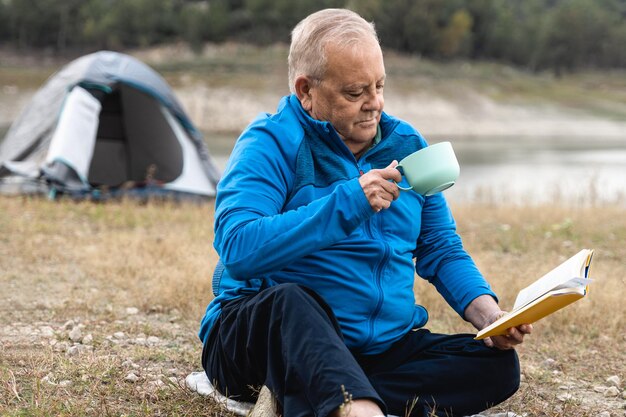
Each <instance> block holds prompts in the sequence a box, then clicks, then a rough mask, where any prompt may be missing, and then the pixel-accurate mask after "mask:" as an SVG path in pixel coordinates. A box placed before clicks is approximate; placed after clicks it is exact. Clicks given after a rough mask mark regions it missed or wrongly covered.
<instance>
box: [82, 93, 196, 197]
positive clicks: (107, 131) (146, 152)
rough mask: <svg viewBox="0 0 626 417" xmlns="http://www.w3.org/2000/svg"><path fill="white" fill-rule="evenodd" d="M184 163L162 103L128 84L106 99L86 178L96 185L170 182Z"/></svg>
mask: <svg viewBox="0 0 626 417" xmlns="http://www.w3.org/2000/svg"><path fill="white" fill-rule="evenodd" d="M183 163H184V161H183V151H182V148H181V145H180V141H179V139H178V138H177V137H176V133H175V132H174V130H173V129H172V126H170V123H169V121H168V120H167V119H166V118H165V117H164V113H163V111H162V109H161V104H160V103H159V101H158V100H156V99H154V98H153V97H151V96H149V95H148V94H145V93H143V92H141V91H139V90H137V89H135V88H132V87H130V86H127V85H124V84H118V85H117V86H116V88H115V89H114V91H113V92H112V93H110V94H106V95H105V96H104V97H103V99H102V109H101V111H100V116H99V123H98V130H97V134H96V141H95V146H94V150H93V156H92V159H91V164H90V166H89V174H88V178H87V179H88V182H89V183H90V184H91V185H92V186H95V187H98V186H111V187H117V186H121V185H123V184H125V183H128V182H131V183H133V184H135V185H136V184H144V183H168V182H171V181H173V180H175V179H176V178H178V177H179V176H180V175H181V173H182V171H183Z"/></svg>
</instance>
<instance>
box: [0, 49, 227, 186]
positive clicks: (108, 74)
mask: <svg viewBox="0 0 626 417" xmlns="http://www.w3.org/2000/svg"><path fill="white" fill-rule="evenodd" d="M218 180H219V171H218V169H217V168H216V166H215V164H214V162H213V161H212V159H211V157H210V155H209V152H208V150H207V147H206V145H205V143H204V141H203V138H202V135H201V134H200V132H199V131H198V130H196V128H195V127H194V126H193V125H192V123H191V121H190V120H189V118H188V117H187V116H186V114H185V113H184V111H183V109H182V107H181V105H180V104H179V102H178V101H177V99H176V97H175V96H174V94H173V92H172V90H171V88H170V87H169V86H168V85H167V83H166V81H165V80H164V79H163V78H162V77H161V76H160V75H159V74H157V73H156V72H155V71H154V70H152V69H151V68H149V67H148V66H147V65H145V64H143V63H142V62H140V61H138V60H137V59H135V58H133V57H130V56H128V55H124V54H120V53H116V52H110V51H101V52H96V53H93V54H90V55H86V56H83V57H81V58H78V59H77V60H75V61H73V62H71V63H69V64H68V65H66V66H65V67H64V68H62V69H61V70H60V71H59V72H57V73H56V74H54V75H53V76H52V77H51V78H50V79H49V80H48V81H47V82H46V83H45V84H44V85H43V87H42V88H41V89H40V90H39V91H38V92H37V93H36V94H35V96H34V97H33V99H32V101H31V102H30V103H29V105H28V106H27V107H26V108H25V109H24V111H23V112H22V113H21V115H20V116H19V117H18V118H17V119H16V120H15V122H14V123H13V124H12V126H11V127H10V129H9V131H8V132H7V134H6V136H5V138H4V141H2V143H0V191H2V190H5V191H7V190H8V191H9V192H13V193H15V192H20V193H21V192H46V193H51V194H54V193H57V192H62V193H66V194H70V195H74V196H96V195H103V193H107V194H109V195H110V194H112V193H122V192H124V193H128V192H138V193H141V194H142V195H152V194H155V193H156V194H159V195H162V194H174V195H199V196H208V197H212V196H214V195H215V186H216V184H217V181H218Z"/></svg>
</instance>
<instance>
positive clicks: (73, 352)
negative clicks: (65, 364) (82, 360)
mask: <svg viewBox="0 0 626 417" xmlns="http://www.w3.org/2000/svg"><path fill="white" fill-rule="evenodd" d="M65 354H66V355H67V356H78V355H80V348H79V347H78V345H74V346H70V347H69V348H68V349H67V351H66V352H65Z"/></svg>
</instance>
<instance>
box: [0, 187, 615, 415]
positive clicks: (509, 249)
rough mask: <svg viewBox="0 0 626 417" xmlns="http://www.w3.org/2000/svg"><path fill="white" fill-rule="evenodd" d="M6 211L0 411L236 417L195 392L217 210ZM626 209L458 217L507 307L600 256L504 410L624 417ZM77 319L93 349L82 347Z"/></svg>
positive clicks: (19, 203)
mask: <svg viewBox="0 0 626 417" xmlns="http://www.w3.org/2000/svg"><path fill="white" fill-rule="evenodd" d="M0 207H1V209H0V287H1V288H2V292H1V293H0V415H2V416H5V415H6V416H48V415H66V416H78V415H214V416H217V415H227V414H225V413H223V412H221V410H220V408H219V407H218V406H217V405H215V404H212V403H210V402H209V401H207V400H206V399H204V398H201V397H199V396H197V395H194V394H192V393H190V392H189V391H188V390H187V389H185V388H184V384H183V382H182V380H183V379H184V377H185V376H186V375H187V374H188V373H189V372H191V371H195V370H199V369H200V351H201V346H200V343H199V341H198V340H197V337H196V332H197V328H198V322H199V319H200V317H201V316H202V314H203V312H204V308H205V307H206V304H207V302H208V301H209V298H210V274H211V271H212V267H213V265H214V264H215V262H216V259H217V257H216V254H215V253H214V251H213V249H212V245H211V244H212V237H213V233H212V215H213V206H212V204H211V203H207V204H174V203H162V202H154V203H149V204H139V203H136V202H132V201H125V202H117V203H107V204H93V203H87V202H81V203H76V202H71V201H56V202H51V201H47V200H43V199H31V198H11V199H7V198H0ZM623 210H624V209H623V207H596V208H565V207H515V206H511V207H496V206H489V205H479V204H475V205H464V206H457V207H454V212H455V215H456V218H457V220H458V223H459V230H460V232H461V234H462V235H463V237H464V241H465V245H466V247H467V249H468V250H469V251H470V253H472V254H473V256H474V258H475V259H476V261H477V263H478V264H479V266H480V268H481V269H482V270H483V271H484V272H485V274H486V275H487V276H488V277H489V279H490V281H491V282H492V285H493V287H494V289H495V290H496V292H498V293H499V294H500V295H501V299H502V304H503V305H504V306H510V305H511V304H512V303H513V299H514V297H515V294H516V293H517V291H518V290H519V289H520V288H522V287H524V286H525V285H527V284H528V283H529V282H531V281H533V280H534V279H536V278H538V277H539V276H540V275H542V274H543V273H544V272H547V270H549V269H551V268H552V267H553V266H554V265H555V264H557V263H558V262H559V261H560V260H563V259H565V257H567V256H569V255H572V254H574V253H575V252H577V251H578V250H579V249H580V248H583V247H590V248H594V249H596V255H595V258H594V264H593V267H592V275H593V277H594V278H595V279H596V281H595V282H594V283H593V285H592V290H591V293H590V295H589V297H588V298H587V299H584V300H582V301H580V302H578V303H576V304H574V305H572V306H571V307H569V308H568V309H566V310H564V311H561V312H558V313H556V314H555V315H553V316H551V317H549V318H546V319H544V320H543V321H541V322H540V323H538V324H537V325H536V331H535V334H533V335H532V337H530V338H529V341H528V343H527V344H526V345H525V346H524V347H522V348H521V349H519V353H520V357H521V359H522V366H523V373H524V378H525V380H524V383H523V386H522V389H521V390H520V392H519V393H518V394H517V395H516V396H515V397H514V398H512V399H511V400H509V401H508V402H507V403H506V404H504V405H503V407H499V408H498V410H508V409H510V410H512V411H516V412H518V413H522V412H525V413H527V415H528V416H597V415H599V414H600V413H601V412H603V411H608V412H609V413H610V415H611V416H622V415H623V413H624V411H623V410H621V407H622V406H623V401H624V400H623V399H622V390H621V388H620V393H619V396H618V397H605V396H604V394H603V393H601V392H598V391H601V389H600V388H597V387H601V386H607V383H606V381H605V380H606V378H607V377H609V376H612V375H618V376H620V378H621V379H622V380H623V379H624V377H625V375H624V369H623V364H624V362H625V361H624V359H625V358H624V353H623V348H624V342H625V341H626V340H625V337H624V334H623V331H622V330H623V329H622V327H623V318H624V317H625V313H626V307H625V306H624V303H623V299H624V294H625V292H624V286H625V277H626V262H624V259H626V247H625V246H624V244H623V242H624V241H626V218H625V216H623ZM416 292H417V294H418V298H419V300H420V302H422V303H423V304H425V305H426V306H427V307H428V308H429V310H430V312H431V322H430V325H429V326H430V328H431V329H432V330H434V331H469V330H471V329H470V328H469V327H468V325H467V324H465V323H463V322H462V321H460V320H459V319H458V317H456V316H455V315H454V313H453V312H452V310H451V309H450V308H449V307H447V306H446V305H445V304H443V303H442V302H441V299H440V297H439V296H438V295H436V294H435V293H434V291H433V289H432V288H430V287H429V286H428V284H427V283H425V282H419V281H418V282H417V284H416ZM128 307H135V308H137V309H138V312H137V313H136V314H133V313H134V311H132V310H127V308H128ZM68 320H72V321H73V323H74V326H75V327H76V326H77V327H80V328H81V330H82V333H83V335H87V334H91V335H92V337H93V342H91V344H90V345H88V346H92V348H87V349H84V350H83V351H81V352H77V351H76V349H72V344H71V343H68V342H69V340H68V332H69V330H70V328H71V327H72V324H71V323H69V324H66V322H67V321H68ZM119 332H123V333H124V335H120V333H119ZM150 337H152V339H150ZM146 340H151V342H150V343H146ZM86 345H87V344H86ZM547 359H551V361H547ZM131 372H132V373H134V374H135V375H136V376H137V377H138V380H137V381H136V382H129V381H127V380H126V377H127V376H128V374H129V373H131ZM596 389H597V391H596ZM620 413H621V414H620Z"/></svg>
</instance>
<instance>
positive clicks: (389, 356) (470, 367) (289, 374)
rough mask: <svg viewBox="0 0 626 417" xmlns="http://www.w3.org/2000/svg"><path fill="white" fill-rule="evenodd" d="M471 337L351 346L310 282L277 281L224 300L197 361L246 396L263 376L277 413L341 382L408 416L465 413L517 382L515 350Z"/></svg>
mask: <svg viewBox="0 0 626 417" xmlns="http://www.w3.org/2000/svg"><path fill="white" fill-rule="evenodd" d="M347 302H349V301H348V300H347ZM472 337H473V336H472V335H451V336H450V335H439V334H432V333H430V332H429V331H428V330H417V331H412V332H409V333H408V334H407V335H406V336H405V337H404V338H403V339H401V340H399V341H398V342H396V343H395V344H394V345H393V346H392V347H391V348H390V349H389V350H387V351H386V352H383V353H381V354H377V355H356V354H353V353H352V352H350V350H349V349H348V348H347V347H346V346H345V344H344V342H343V340H342V337H341V333H340V329H339V325H338V323H337V321H336V319H335V317H334V315H333V313H332V311H331V310H330V308H329V307H328V305H327V304H326V303H325V302H324V301H323V300H322V299H321V298H320V297H319V296H318V295H317V294H316V293H315V292H313V291H312V290H310V289H307V288H304V287H301V286H298V285H294V284H283V285H278V286H275V287H271V288H268V289H265V290H263V291H261V292H260V293H258V294H255V295H252V296H248V297H243V298H239V299H236V300H233V301H230V302H228V303H226V304H225V305H223V306H222V314H221V316H220V319H219V320H218V322H217V323H216V324H215V326H214V328H213V329H212V330H211V332H210V334H209V338H208V340H207V342H206V344H205V346H204V351H203V354H202V365H203V367H204V369H205V371H206V373H207V376H208V377H209V379H210V380H211V381H212V382H213V383H214V384H215V385H216V387H217V388H218V389H219V390H220V392H222V393H223V394H225V395H227V396H228V397H230V398H233V399H236V400H239V401H249V402H254V401H255V395H256V394H255V390H254V388H257V389H258V387H260V386H261V385H267V387H268V388H269V389H270V390H271V391H272V392H273V394H274V395H275V397H276V399H277V400H278V402H279V403H280V405H281V406H282V409H283V412H284V416H285V417H300V416H302V417H304V416H327V415H328V414H330V413H331V412H332V411H333V410H335V409H336V408H337V407H338V406H339V405H340V404H341V403H342V402H343V399H344V392H347V393H348V394H350V395H351V396H352V398H354V399H357V398H369V399H371V400H373V401H375V402H377V403H378V404H379V405H380V406H381V408H382V409H383V411H386V412H387V413H389V414H394V415H402V416H403V415H405V413H406V411H407V410H408V409H412V413H411V415H412V416H427V415H429V413H430V412H431V411H432V410H433V409H434V410H436V414H437V415H441V416H463V415H471V414H474V413H478V412H480V411H482V410H484V409H486V408H489V407H491V406H493V405H495V404H498V403H500V402H502V401H504V400H505V399H507V398H508V397H510V396H511V395H513V393H514V392H515V391H516V390H517V388H518V387H519V375H520V371H519V363H518V359H517V355H516V353H515V351H513V350H509V351H501V350H497V349H491V348H488V347H486V346H485V345H484V343H483V342H480V341H475V340H473V338H472ZM342 387H343V389H342Z"/></svg>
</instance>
